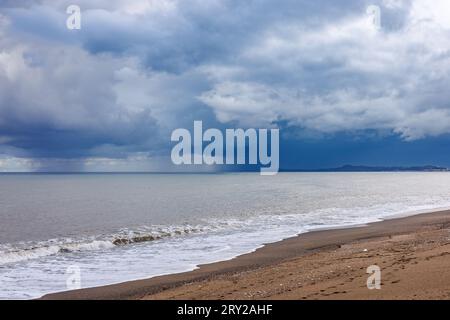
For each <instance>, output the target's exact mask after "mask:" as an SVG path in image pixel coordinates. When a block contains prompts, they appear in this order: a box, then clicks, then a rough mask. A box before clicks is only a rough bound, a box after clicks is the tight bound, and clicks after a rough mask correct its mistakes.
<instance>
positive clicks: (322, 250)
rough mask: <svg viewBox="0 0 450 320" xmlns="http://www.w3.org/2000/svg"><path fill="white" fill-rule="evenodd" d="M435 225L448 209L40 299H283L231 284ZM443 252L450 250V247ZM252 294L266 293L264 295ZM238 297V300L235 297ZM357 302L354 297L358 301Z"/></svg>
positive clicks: (446, 220)
mask: <svg viewBox="0 0 450 320" xmlns="http://www.w3.org/2000/svg"><path fill="white" fill-rule="evenodd" d="M440 226H446V227H448V228H450V211H449V210H445V211H438V212H432V213H421V214H416V215H412V216H408V217H399V218H393V219H389V220H383V221H379V222H374V223H369V224H367V225H364V226H349V227H343V228H338V229H327V230H315V231H310V232H307V233H303V234H300V235H298V236H295V237H291V238H288V239H285V240H282V241H279V242H275V243H270V244H266V245H264V246H262V247H260V248H258V249H256V250H255V251H253V252H251V253H247V254H243V255H240V256H238V257H235V258H233V259H231V260H226V261H221V262H215V263H211V264H206V265H199V266H198V268H197V269H195V270H193V271H188V272H183V273H178V274H170V275H163V276H158V277H153V278H149V279H143V280H135V281H128V282H123V283H119V284H112V285H106V286H100V287H93V288H86V289H80V290H74V291H65V292H58V293H52V294H47V295H44V296H43V297H41V298H40V299H177V298H183V299H196V298H199V299H206V298H211V299H214V298H216V299H222V298H231V299H246V298H250V296H253V297H256V298H281V299H283V297H274V296H272V297H270V296H261V297H258V295H252V294H251V295H248V294H247V295H245V294H244V293H247V291H248V290H247V291H245V290H244V288H245V289H247V287H246V286H244V288H241V289H242V290H240V289H239V288H234V287H237V286H236V283H234V282H235V281H236V279H234V278H236V277H237V278H241V279H240V280H242V281H243V282H245V281H246V280H249V281H251V280H250V278H252V276H255V275H256V274H257V273H258V272H261V270H263V271H265V272H266V275H265V277H266V278H269V277H270V276H271V275H273V274H275V273H277V272H276V271H274V270H273V269H276V268H278V267H280V266H283V264H285V263H288V262H292V261H294V260H300V261H297V264H298V263H300V264H301V263H302V261H301V260H302V259H301V258H305V259H306V258H308V259H311V258H312V257H314V255H322V257H316V260H317V261H314V259H313V261H312V263H314V262H318V259H319V258H322V259H323V258H325V260H323V261H322V262H323V263H324V264H326V260H330V259H328V258H327V257H329V256H330V255H333V254H335V253H336V251H339V250H341V249H342V248H344V247H346V246H350V247H351V246H355V245H357V244H359V245H361V242H362V244H364V245H366V243H365V242H371V241H373V240H377V241H384V240H385V239H392V238H393V237H396V236H407V235H409V236H411V235H415V234H420V233H421V232H429V230H442V229H444V228H440ZM367 244H369V243H367ZM449 244H450V239H449ZM366 246H367V245H366ZM448 249H449V250H450V246H449V248H448ZM445 250H447V248H445ZM363 252H364V250H363ZM407 253H408V252H403V253H402V254H403V255H404V254H407ZM443 256H446V255H443ZM351 258H352V254H350V256H349V257H346V258H345V259H347V260H348V259H351ZM368 259H369V260H370V256H369V257H368ZM373 260H374V262H376V261H375V260H377V259H373ZM449 261H450V260H449ZM372 264H376V263H372ZM369 265H370V264H369ZM369 265H367V266H369ZM292 267H293V269H294V270H296V269H297V267H296V266H295V265H294V266H292ZM332 271H333V270H332ZM252 273H253V274H252ZM291 273H292V272H291ZM297 273H298V272H296V274H297ZM361 274H362V276H363V277H366V278H367V276H368V275H367V274H366V273H365V270H362V272H361ZM278 275H279V278H282V277H283V276H286V275H287V274H284V273H281V274H278ZM303 275H305V274H303ZM298 276H300V277H301V276H302V273H301V272H300V273H299V274H298ZM231 278H233V281H231V280H230V279H231ZM351 278H352V277H350V278H349V279H351ZM448 279H449V280H448V282H449V285H448V287H449V288H450V278H448ZM263 280H264V279H263ZM286 280H288V279H286ZM344 280H345V279H344ZM224 281H225V283H228V282H230V281H231V286H226V288H222V287H220V285H219V286H217V285H218V283H222V282H224ZM238 282H239V281H238ZM262 282H263V283H262V284H261V286H262V288H266V287H267V288H266V289H269V288H271V284H270V283H264V281H262ZM269 282H270V281H269ZM288 282H289V280H288ZM290 282H292V281H290ZM362 284H363V287H365V282H364V283H362ZM199 285H201V286H202V287H210V288H209V289H198V288H197V290H195V293H194V294H191V295H186V292H191V291H192V290H190V291H189V287H191V286H199ZM282 285H283V284H282ZM314 285H317V284H316V283H314V284H313V286H314ZM445 285H447V283H445ZM359 286H361V283H359ZM318 287H320V284H318ZM300 288H301V290H300V291H301V292H306V291H308V290H310V289H311V288H309V289H308V290H306V288H305V284H303V285H301V286H300ZM191 289H192V288H191ZM321 290H322V291H321ZM227 291H232V292H234V295H233V294H231V297H230V293H229V292H227ZM240 291H242V292H240ZM256 291H259V292H262V291H264V292H266V291H267V290H256ZM313 291H314V290H313ZM325 291H326V290H324V289H320V290H319V292H322V293H324V292H325ZM365 291H367V292H373V291H370V290H367V288H365ZM380 291H383V290H375V292H374V293H376V294H379V292H380ZM288 292H292V289H290V291H288ZM346 292H347V291H346ZM384 292H385V291H384ZM241 293H242V296H240V294H241ZM334 293H335V294H334V296H335V298H340V297H339V295H338V294H337V293H336V291H334ZM324 296H325V295H324ZM296 298H302V297H301V294H300V295H299V296H298V297H296V296H292V297H290V299H296ZM341 298H345V297H341ZM356 298H358V296H357V297H356Z"/></svg>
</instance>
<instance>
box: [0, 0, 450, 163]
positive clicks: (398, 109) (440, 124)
mask: <svg viewBox="0 0 450 320" xmlns="http://www.w3.org/2000/svg"><path fill="white" fill-rule="evenodd" d="M72 4H75V5H78V6H79V7H80V8H81V29H80V30H69V29H67V27H66V20H67V18H68V14H67V13H66V8H67V7H68V6H69V5H72ZM373 6H376V8H379V12H380V24H379V25H378V24H377V23H375V22H374V16H373V15H372V14H371V13H370V12H373V11H370V10H369V13H368V10H367V9H368V8H373ZM449 88H450V2H449V1H448V0H433V1H429V0H378V1H376V0H367V1H366V0H340V1H336V0H317V1H308V0H280V1H274V0H248V1H242V0H208V1H204V0H70V1H66V0H41V1H39V0H35V1H33V0H24V1H21V0H2V1H0V171H168V170H174V168H173V165H172V164H171V161H170V151H171V148H172V147H173V144H172V143H171V141H170V135H171V132H172V131H173V130H174V129H176V128H188V129H189V128H192V126H193V121H194V120H202V121H203V125H204V127H210V128H219V129H225V128H279V129H280V163H281V165H280V166H281V168H283V169H293V168H302V169H314V168H326V167H336V166H341V165H344V164H355V165H384V166H391V165H392V166H394V165H395V166H397V165H404V166H409V165H426V164H433V165H442V166H450V152H449V151H450V99H449V98H450V90H449ZM204 170H209V169H204Z"/></svg>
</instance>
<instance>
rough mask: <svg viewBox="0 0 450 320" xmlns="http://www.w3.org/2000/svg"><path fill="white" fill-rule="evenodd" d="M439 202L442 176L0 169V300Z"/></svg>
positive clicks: (138, 275)
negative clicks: (23, 171) (10, 171)
mask: <svg viewBox="0 0 450 320" xmlns="http://www.w3.org/2000/svg"><path fill="white" fill-rule="evenodd" d="M449 207H450V173H449V172H414V173H413V172H401V173H395V172H386V173H382V172H378V173H279V174H278V175H275V176H261V175H259V173H250V172H249V173H217V174H216V173H214V174H141V173H133V174H107V173H102V174H99V173H96V174H95V173H94V174H87V173H86V174H0V299H32V298H38V297H41V296H42V295H44V294H47V293H53V292H60V291H65V290H68V289H74V288H88V287H95V286H101V285H107V284H114V283H120V282H124V281H130V280H137V279H144V278H150V277H153V276H158V275H166V274H172V273H178V272H184V271H189V270H194V269H196V268H197V266H198V265H199V264H205V263H211V262H216V261H222V260H227V259H232V258H233V257H236V256H238V255H241V254H244V253H248V252H252V251H254V250H256V249H257V248H259V247H261V246H263V245H264V244H267V243H272V242H276V241H279V240H282V239H285V238H289V237H292V236H295V235H298V234H301V233H305V232H309V231H313V230H317V229H326V228H335V227H347V226H358V225H363V224H366V223H370V222H375V221H379V220H383V219H389V218H393V217H398V216H407V215H413V214H418V213H423V212H428V211H436V210H441V209H447V208H449ZM74 270H75V272H74ZM74 275H75V276H76V281H74ZM74 286H75V287H74Z"/></svg>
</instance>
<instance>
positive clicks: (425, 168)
mask: <svg viewBox="0 0 450 320" xmlns="http://www.w3.org/2000/svg"><path fill="white" fill-rule="evenodd" d="M447 171H450V169H449V168H446V167H440V166H432V165H427V166H412V167H401V166H398V167H381V166H380V167H379V166H355V165H344V166H341V167H337V168H326V169H311V170H307V169H281V170H280V172H447Z"/></svg>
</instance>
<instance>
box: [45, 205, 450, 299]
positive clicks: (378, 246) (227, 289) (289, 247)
mask: <svg viewBox="0 0 450 320" xmlns="http://www.w3.org/2000/svg"><path fill="white" fill-rule="evenodd" d="M371 265H377V266H379V267H380V269H381V289H380V290H376V289H374V290H369V289H368V288H367V284H366V281H367V278H368V277H369V274H367V273H366V271H367V267H369V266H371ZM449 298H450V211H442V212H435V213H428V214H421V215H416V216H411V217H406V218H397V219H391V220H386V221H381V222H376V223H372V224H369V225H367V226H361V227H355V228H345V229H335V230H322V231H314V232H309V233H305V234H301V235H299V236H297V237H294V238H290V239H286V240H283V241H280V242H277V243H273V244H268V245H266V246H264V247H262V248H260V249H258V250H256V251H255V252H253V253H249V254H245V255H242V256H239V257H237V258H235V259H232V260H229V261H223V262H218V263H213V264H208V265H202V266H200V267H199V268H198V269H197V270H194V271H191V272H185V273H180V274H174V275H167V276H161V277H154V278H151V279H146V280H138V281H130V282H125V283H121V284H116V285H109V286H103V287H97V288H90V289H82V290H75V291H69V292H62V293H56V294H50V295H46V296H44V297H43V299H239V300H240V299H449Z"/></svg>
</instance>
